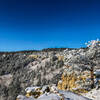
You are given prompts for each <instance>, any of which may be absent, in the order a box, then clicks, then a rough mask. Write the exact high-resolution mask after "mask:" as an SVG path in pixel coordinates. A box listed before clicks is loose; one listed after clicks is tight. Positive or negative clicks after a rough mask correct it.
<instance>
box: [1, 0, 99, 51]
mask: <svg viewBox="0 0 100 100" xmlns="http://www.w3.org/2000/svg"><path fill="white" fill-rule="evenodd" d="M97 38H100V1H99V0H0V51H18V50H30V49H43V48H49V47H50V48H51V47H69V48H79V47H84V46H85V45H84V43H85V42H87V41H89V40H93V39H97Z"/></svg>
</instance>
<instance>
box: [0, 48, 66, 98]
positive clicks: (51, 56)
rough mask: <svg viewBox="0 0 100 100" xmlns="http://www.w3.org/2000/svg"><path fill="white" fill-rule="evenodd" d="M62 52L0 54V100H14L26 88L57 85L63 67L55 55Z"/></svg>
mask: <svg viewBox="0 0 100 100" xmlns="http://www.w3.org/2000/svg"><path fill="white" fill-rule="evenodd" d="M62 50H63V48H62V49H44V50H42V51H23V52H6V53H5V52H1V53H0V100H14V99H15V98H16V96H17V95H18V94H19V93H24V89H25V88H26V87H27V86H35V85H37V86H43V85H46V84H52V83H54V84H57V82H58V80H59V79H60V78H61V74H62V72H63V65H64V62H63V60H61V59H59V56H57V54H59V53H60V52H62ZM12 95H13V96H12Z"/></svg>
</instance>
